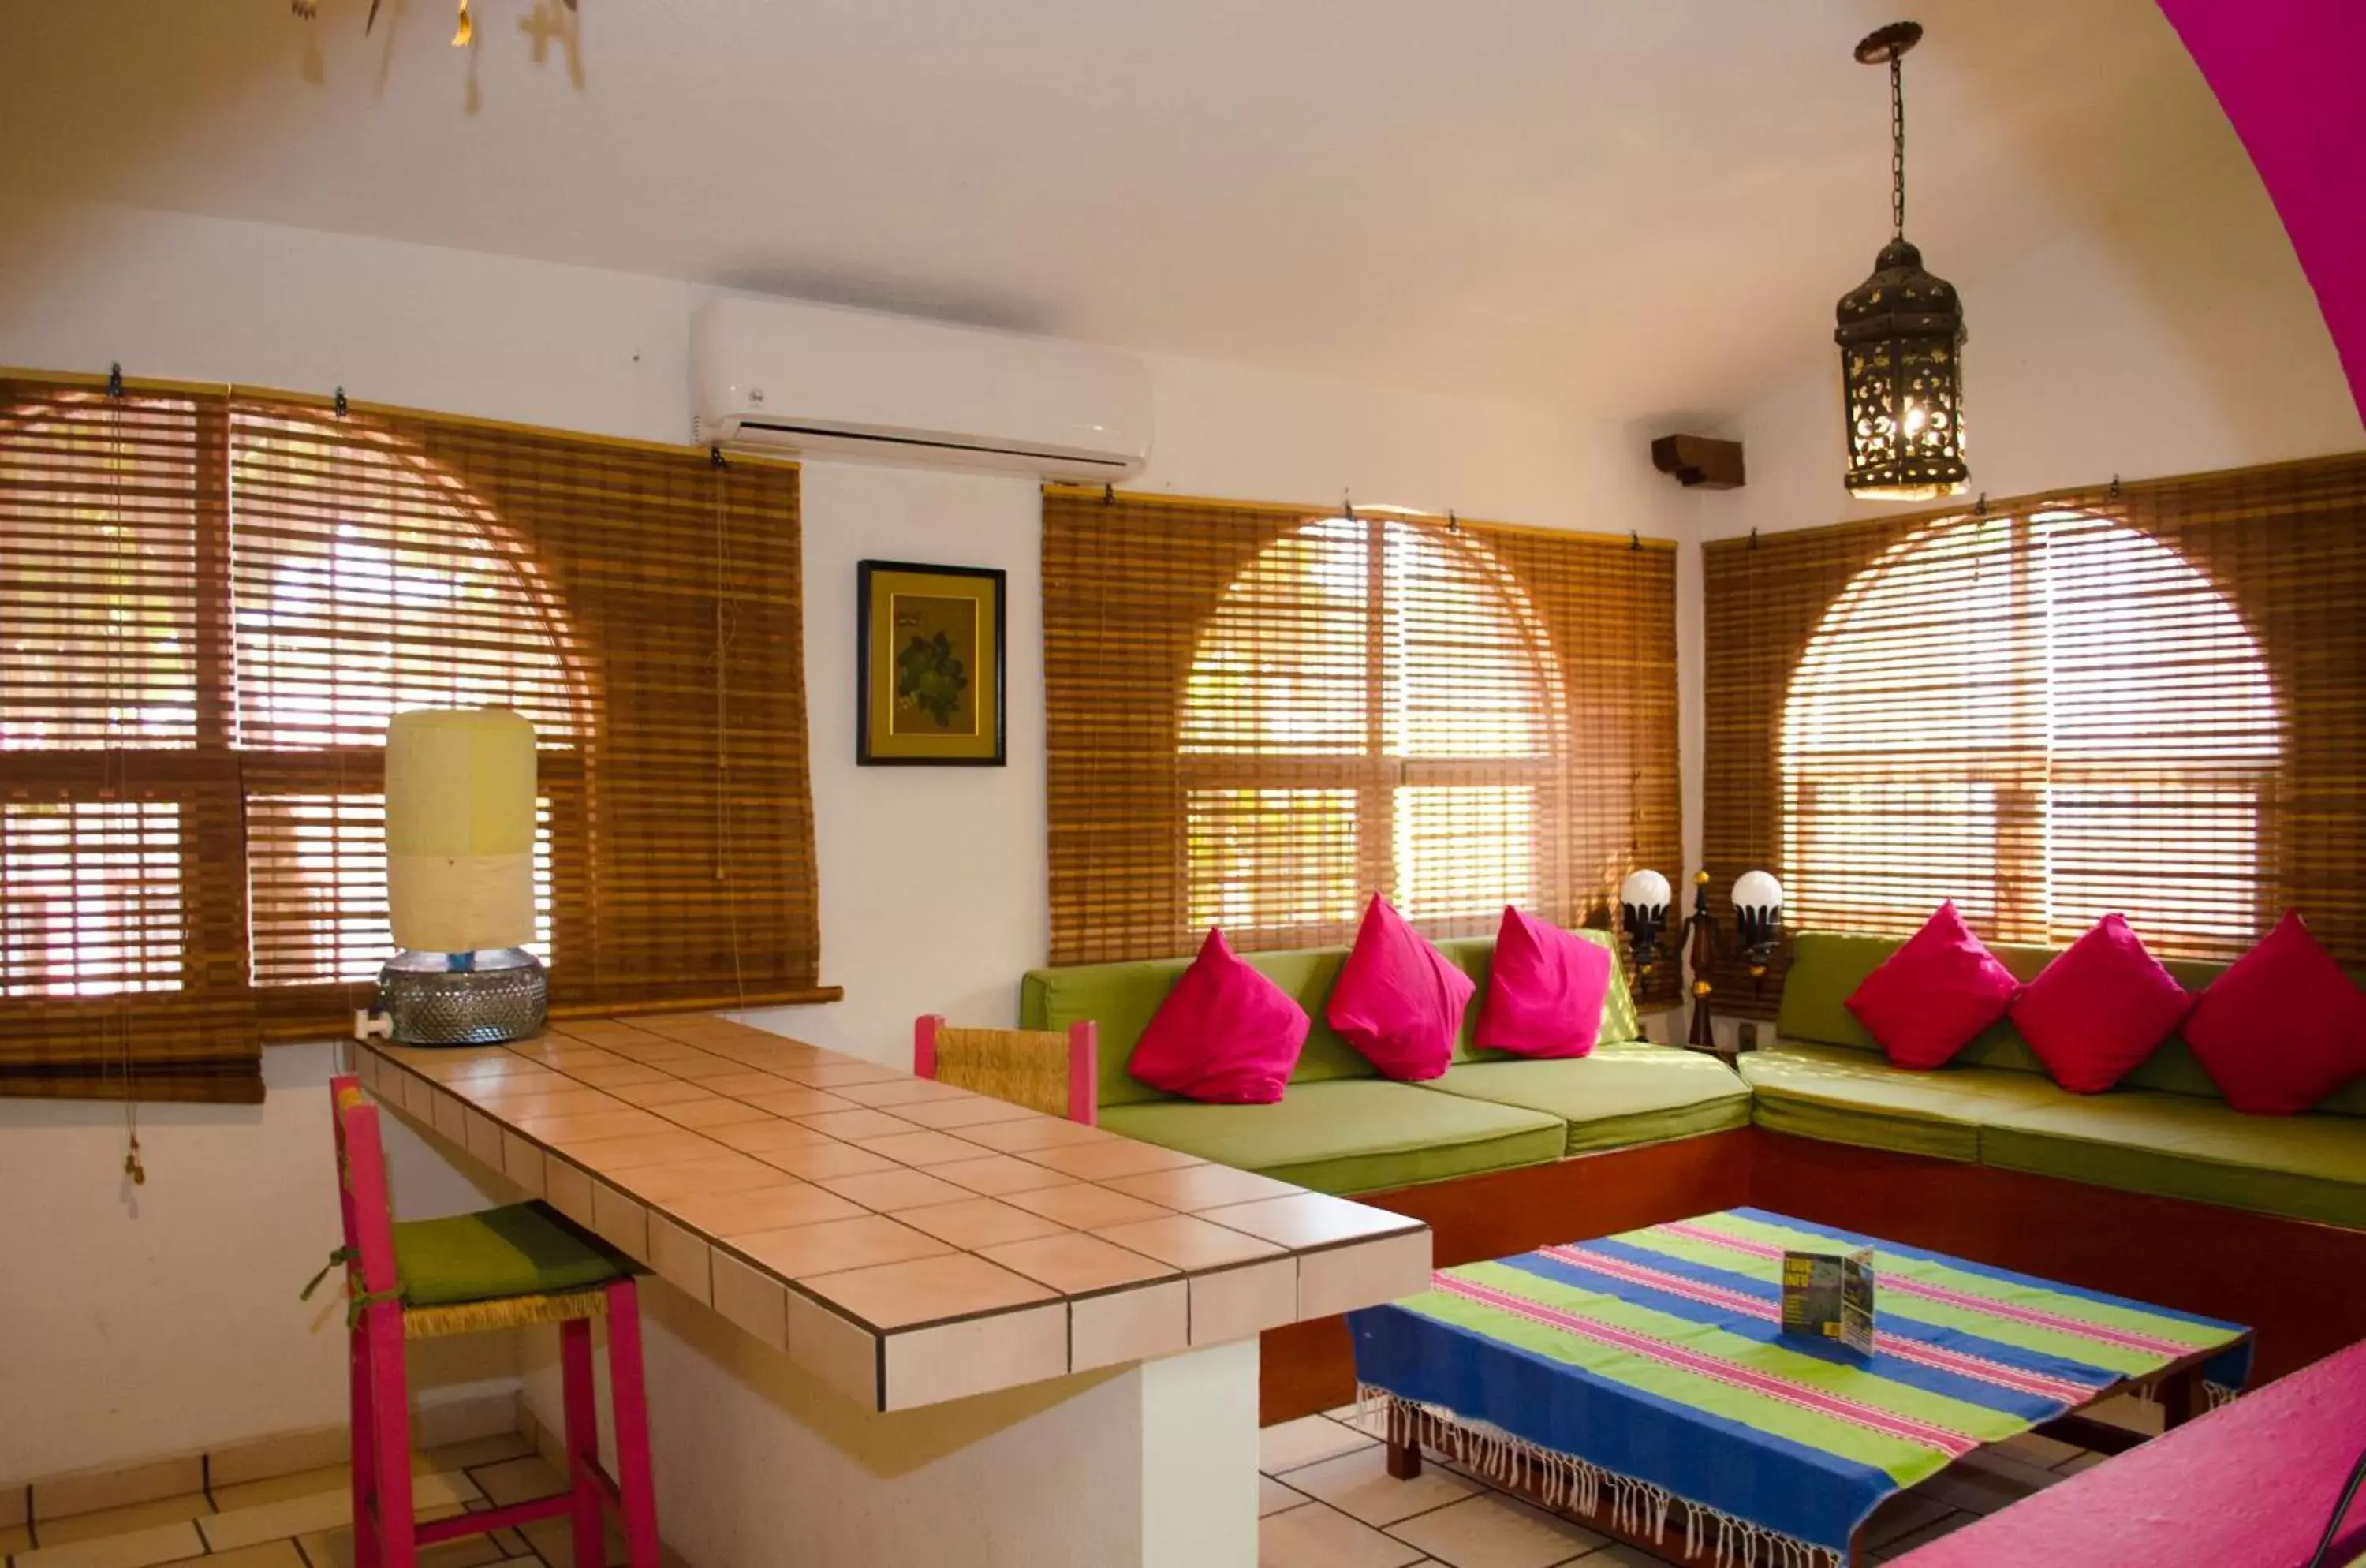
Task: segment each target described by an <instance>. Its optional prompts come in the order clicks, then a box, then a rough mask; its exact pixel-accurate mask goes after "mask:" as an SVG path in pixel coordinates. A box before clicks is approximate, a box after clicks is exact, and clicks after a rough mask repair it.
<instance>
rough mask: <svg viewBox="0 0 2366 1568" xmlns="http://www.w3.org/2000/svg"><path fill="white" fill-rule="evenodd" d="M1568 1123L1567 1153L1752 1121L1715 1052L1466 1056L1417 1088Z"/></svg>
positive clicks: (1637, 1049) (1605, 1049)
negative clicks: (1534, 1057) (1476, 1058)
mask: <svg viewBox="0 0 2366 1568" xmlns="http://www.w3.org/2000/svg"><path fill="white" fill-rule="evenodd" d="M1421 1087H1422V1088H1423V1089H1428V1090H1431V1091H1434V1092H1438V1093H1444V1094H1451V1095H1459V1096H1461V1097H1462V1098H1464V1099H1466V1100H1485V1101H1486V1102H1487V1103H1489V1104H1491V1105H1508V1106H1512V1107H1515V1108H1516V1109H1519V1110H1524V1111H1543V1112H1545V1113H1546V1114H1547V1115H1549V1116H1558V1117H1560V1119H1561V1120H1562V1121H1564V1122H1568V1123H1569V1143H1568V1145H1567V1146H1566V1150H1565V1152H1567V1153H1569V1154H1573V1155H1574V1154H1583V1153H1585V1152H1586V1151H1587V1150H1589V1149H1615V1148H1623V1147H1625V1146H1627V1145H1630V1144H1656V1143H1659V1142H1662V1140H1664V1139H1668V1138H1685V1137H1690V1136H1692V1135H1693V1134H1696V1133H1721V1132H1724V1131H1725V1130H1726V1129H1728V1128H1729V1127H1747V1126H1748V1125H1750V1088H1749V1086H1748V1085H1747V1084H1745V1083H1743V1082H1742V1081H1741V1079H1740V1078H1739V1077H1735V1076H1734V1074H1733V1072H1732V1070H1731V1069H1730V1068H1729V1067H1727V1066H1725V1064H1724V1063H1722V1062H1720V1061H1718V1059H1717V1058H1716V1057H1715V1056H1708V1055H1701V1054H1700V1053H1698V1052H1696V1051H1682V1050H1678V1049H1676V1048H1675V1047H1673V1046H1668V1045H1639V1044H1631V1043H1629V1044H1605V1045H1597V1046H1595V1047H1594V1050H1593V1052H1592V1053H1590V1054H1589V1055H1583V1056H1574V1057H1571V1058H1568V1059H1567V1060H1562V1061H1543V1062H1540V1061H1529V1060H1522V1059H1519V1058H1516V1057H1515V1058H1511V1059H1507V1060H1504V1061H1486V1062H1464V1063H1461V1064H1459V1065H1458V1066H1453V1067H1450V1068H1448V1070H1447V1073H1446V1076H1445V1077H1437V1078H1432V1079H1430V1080H1429V1081H1428V1082H1426V1083H1425V1084H1423V1085H1422V1086H1421Z"/></svg>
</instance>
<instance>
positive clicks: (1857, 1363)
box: [1348, 1209, 2250, 1562]
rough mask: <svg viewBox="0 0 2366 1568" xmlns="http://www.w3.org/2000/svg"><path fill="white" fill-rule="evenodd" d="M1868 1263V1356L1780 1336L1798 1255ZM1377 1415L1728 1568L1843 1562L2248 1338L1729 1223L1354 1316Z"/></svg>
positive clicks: (1493, 1277)
mask: <svg viewBox="0 0 2366 1568" xmlns="http://www.w3.org/2000/svg"><path fill="white" fill-rule="evenodd" d="M1853 1247H1873V1248H1874V1249H1875V1256H1874V1268H1875V1269H1876V1291H1877V1296H1876V1339H1875V1345H1874V1353H1873V1355H1872V1356H1871V1357H1870V1358H1869V1359H1868V1358H1865V1357H1861V1356H1858V1355H1855V1354H1853V1353H1852V1352H1850V1351H1848V1350H1846V1349H1844V1348H1842V1347H1840V1346H1839V1345H1837V1344H1834V1343H1831V1342H1827V1341H1820V1340H1813V1339H1807V1338H1803V1337H1798V1336H1793V1335H1786V1334H1784V1333H1783V1332H1782V1330H1781V1327H1780V1322H1781V1317H1782V1287H1781V1284H1780V1282H1779V1281H1780V1278H1781V1271H1782V1258H1783V1253H1784V1251H1785V1250H1786V1248H1804V1249H1809V1250H1816V1251H1835V1250H1846V1249H1850V1248H1853ZM1348 1324H1349V1326H1350V1328H1351V1329H1352V1331H1353V1333H1354V1336H1355V1345H1356V1373H1357V1377H1358V1382H1360V1383H1361V1384H1362V1385H1363V1387H1364V1389H1365V1392H1366V1395H1367V1397H1368V1398H1377V1399H1383V1400H1391V1399H1392V1400H1402V1401H1404V1402H1407V1403H1408V1404H1413V1405H1416V1406H1425V1407H1427V1408H1429V1409H1430V1410H1432V1411H1434V1412H1437V1413H1439V1414H1442V1415H1445V1416H1448V1418H1450V1419H1452V1420H1454V1421H1456V1422H1457V1423H1459V1424H1460V1425H1462V1426H1463V1427H1468V1428H1470V1429H1471V1430H1472V1432H1473V1433H1474V1434H1475V1435H1476V1443H1477V1451H1478V1452H1479V1454H1480V1455H1481V1456H1482V1459H1484V1460H1486V1461H1489V1462H1490V1463H1492V1464H1495V1465H1500V1466H1501V1467H1503V1469H1504V1472H1505V1474H1506V1475H1507V1476H1508V1475H1511V1474H1513V1473H1515V1472H1525V1473H1526V1475H1527V1477H1528V1478H1529V1479H1531V1480H1539V1481H1541V1482H1543V1483H1544V1484H1545V1486H1546V1488H1547V1490H1549V1491H1551V1490H1556V1489H1557V1490H1558V1492H1559V1494H1560V1495H1561V1496H1563V1497H1565V1498H1567V1499H1568V1500H1569V1501H1570V1502H1571V1503H1572V1504H1573V1505H1574V1506H1578V1507H1580V1508H1582V1509H1585V1510H1587V1511H1592V1510H1594V1509H1595V1508H1597V1507H1599V1506H1601V1504H1600V1499H1601V1497H1602V1496H1603V1495H1604V1494H1605V1493H1607V1495H1608V1496H1609V1499H1610V1506H1611V1510H1612V1512H1613V1514H1614V1516H1615V1517H1617V1518H1618V1520H1619V1521H1620V1523H1621V1524H1622V1526H1623V1527H1626V1528H1630V1529H1640V1530H1642V1531H1643V1532H1644V1533H1647V1534H1651V1535H1652V1536H1654V1537H1657V1535H1658V1534H1659V1532H1660V1531H1661V1530H1662V1529H1665V1528H1667V1526H1668V1524H1669V1523H1670V1522H1671V1521H1672V1520H1674V1521H1675V1522H1678V1523H1680V1524H1681V1525H1682V1526H1683V1528H1684V1530H1685V1533H1686V1539H1687V1541H1688V1543H1689V1544H1690V1545H1691V1546H1693V1547H1695V1548H1697V1547H1698V1546H1699V1545H1700V1544H1702V1543H1703V1542H1704V1541H1714V1542H1715V1543H1716V1544H1717V1546H1718V1551H1719V1561H1721V1562H1722V1561H1727V1560H1731V1561H1736V1562H1743V1561H1752V1560H1760V1559H1764V1558H1768V1557H1772V1558H1774V1559H1776V1560H1780V1559H1783V1558H1786V1557H1788V1558H1791V1559H1794V1560H1796V1561H1800V1562H1812V1561H1815V1560H1817V1559H1819V1558H1823V1559H1826V1560H1831V1559H1836V1558H1837V1557H1838V1556H1840V1555H1841V1554H1842V1553H1844V1552H1845V1551H1846V1550H1847V1548H1848V1543H1849V1537H1850V1534H1851V1532H1852V1531H1853V1529H1855V1527H1856V1526H1857V1524H1858V1523H1859V1522H1860V1521H1861V1520H1863V1519H1864V1518H1865V1517H1866V1516H1867V1515H1869V1514H1870V1513H1872V1512H1873V1510H1874V1508H1875V1507H1876V1506H1877V1505H1878V1504H1879V1503H1880V1502H1881V1501H1882V1499H1883V1498H1885V1497H1887V1496H1888V1495H1890V1494H1891V1493H1893V1492H1897V1491H1900V1490H1902V1489H1904V1488H1906V1487H1909V1486H1911V1485H1913V1484H1915V1483H1917V1482H1920V1481H1921V1480H1923V1479H1925V1478H1926V1477H1929V1476H1931V1475H1932V1474H1934V1473H1936V1472H1939V1471H1940V1470H1943V1469H1944V1468H1945V1467H1946V1466H1947V1465H1948V1464H1950V1463H1952V1462H1953V1461H1955V1460H1956V1459H1958V1458H1960V1457H1962V1456H1963V1455H1964V1454H1966V1453H1967V1452H1969V1451H1970V1450H1973V1449H1976V1448H1978V1447H1981V1446H1982V1445H1984V1444H1988V1443H1995V1442H2000V1441H2002V1440H2003V1439H2004V1438H2010V1437H2012V1436H2014V1435H2016V1434H2018V1433H2021V1432H2026V1431H2028V1430H2029V1429H2030V1428H2032V1427H2035V1426H2038V1425H2039V1424H2041V1423H2043V1422H2045V1421H2048V1420H2051V1419H2052V1418H2053V1417H2055V1416H2059V1415H2061V1414H2063V1413H2064V1412H2065V1411H2067V1410H2070V1409H2073V1408H2075V1407H2077V1406H2079V1405H2083V1404H2089V1403H2090V1402H2092V1401H2093V1400H2095V1399H2097V1398H2100V1397H2101V1396H2103V1395H2104V1394H2105V1393H2110V1392H2113V1390H2115V1389H2117V1388H2118V1387H2120V1386H2121V1385H2122V1384H2124V1383H2129V1382H2141V1381H2143V1380H2145V1379H2147V1378H2149V1377H2152V1376H2154V1375H2155V1374H2158V1372H2160V1371H2162V1370H2163V1369H2164V1368H2167V1367H2169V1366H2170V1365H2173V1364H2175V1363H2177V1362H2180V1361H2182V1360H2186V1359H2189V1358H2191V1357H2192V1356H2194V1355H2196V1354H2201V1353H2206V1352H2210V1351H2214V1350H2215V1351H2218V1352H2220V1353H2219V1354H2218V1355H2216V1356H2215V1357H2214V1358H2212V1359H2210V1360H2209V1361H2208V1363H2207V1364H2206V1365H2205V1367H2204V1371H2203V1375H2204V1378H2205V1379H2206V1380H2207V1381H2208V1382H2210V1383H2211V1384H2212V1385H2213V1386H2214V1387H2215V1388H2218V1389H2221V1390H2226V1391H2231V1390H2233V1389H2235V1388H2236V1387H2239V1386H2240V1385H2241V1383H2242V1381H2243V1379H2244V1377H2245V1376H2246V1375H2247V1374H2248V1371H2249V1363H2250V1345H2249V1339H2248V1330H2246V1329H2244V1328H2242V1327H2241V1326H2239V1325H2235V1324H2231V1323H2220V1322H2217V1321H2215V1320H2214V1319H2210V1318H2204V1317H2196V1316H2193V1315H2191V1314H2186V1313H2179V1312H2171V1311H2169V1310H2168V1309H2167V1308H2164V1307H2157V1306H2148V1305H2146V1304H2145V1303H2141V1302H2132V1301H2127V1300H2124V1299H2123V1298H2121V1297H2118V1296H2109V1295H2105V1294H2103V1293H2101V1292H2097V1291H2086V1290H2080V1289H2079V1288H2078V1287H2076V1286H2072V1285H2063V1284H2057V1283H2056V1282H2054V1281H2051V1280H2039V1279H2034V1278H2032V1277H2031V1276H2029V1275H2026V1274H2015V1273H2011V1272H2009V1271H2008V1270H2005V1269H1991V1268H1989V1267H1988V1266H1987V1265H1985V1264H1979V1263H1970V1262H1966V1261H1965V1260H1964V1259H1962V1258H1950V1257H1948V1256H1946V1255H1945V1254H1944V1253H1937V1252H1929V1251H1925V1250H1922V1249H1921V1248H1919V1247H1901V1246H1898V1245H1896V1244H1894V1243H1889V1242H1884V1241H1880V1240H1877V1239H1876V1238H1874V1237H1871V1236H1865V1235H1857V1234H1855V1233H1853V1232H1849V1231H1842V1230H1836V1229H1834V1228H1832V1227H1831V1226H1827V1225H1814V1224H1807V1223H1805V1222H1804V1221H1799V1220H1794V1219H1790V1218H1787V1217H1786V1216H1785V1215H1782V1214H1775V1213H1767V1212H1766V1211H1764V1210H1762V1209H1732V1210H1729V1211H1727V1212H1725V1213H1718V1214H1705V1215H1702V1216H1700V1217H1699V1218H1697V1219H1691V1220H1679V1221H1674V1222H1672V1223H1670V1224H1662V1225H1653V1226H1651V1228H1649V1229H1647V1230H1639V1231H1628V1232H1626V1233H1624V1234H1622V1235H1612V1236H1605V1237H1602V1238H1601V1239H1599V1240H1595V1241H1585V1242H1577V1243H1572V1244H1571V1245H1569V1246H1566V1247H1543V1248H1540V1249H1538V1251H1535V1252H1528V1253H1522V1254H1521V1255H1520V1256H1518V1257H1516V1258H1502V1259H1499V1260H1497V1261H1495V1262H1492V1263H1474V1264H1469V1265H1466V1266H1465V1267H1462V1268H1459V1269H1441V1270H1440V1271H1439V1272H1438V1273H1437V1275H1436V1276H1435V1277H1434V1281H1433V1288H1432V1289H1431V1290H1429V1291H1428V1292H1425V1293H1424V1294H1422V1295H1418V1296H1414V1297H1410V1298H1408V1299H1406V1300H1404V1301H1402V1302H1398V1303H1393V1304H1391V1305H1389V1306H1384V1307H1373V1308H1369V1309H1367V1310H1365V1311H1362V1312H1357V1313H1350V1314H1348Z"/></svg>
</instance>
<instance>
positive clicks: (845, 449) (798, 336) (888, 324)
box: [690, 299, 1150, 484]
mask: <svg viewBox="0 0 2366 1568" xmlns="http://www.w3.org/2000/svg"><path fill="white" fill-rule="evenodd" d="M690 367H691V386H692V395H693V399H694V407H695V410H696V416H697V424H696V427H695V431H696V438H697V439H698V440H699V441H701V442H703V443H705V444H707V445H710V446H723V447H727V448H738V449H741V450H751V451H770V452H779V453H810V454H812V455H814V456H816V457H822V456H828V457H861V458H867V459H870V460H872V461H876V462H884V463H896V464H902V465H906V466H909V467H920V468H968V469H975V470H983V471H986V472H990V473H1006V474H1031V475H1034V476H1037V477H1039V478H1042V479H1076V480H1083V481H1086V482H1088V483H1096V484H1106V483H1112V482H1114V481H1116V480H1119V479H1131V478H1132V476H1133V475H1135V474H1137V473H1139V472H1141V471H1142V466H1143V464H1144V462H1145V461H1146V460H1147V459H1148V458H1149V456H1150V378H1149V375H1148V373H1147V372H1146V371H1145V370H1144V367H1143V365H1142V362H1141V361H1140V360H1139V359H1136V358H1135V357H1133V356H1132V355H1129V354H1121V353H1119V352H1118V351H1116V350H1114V349H1107V348H1098V347H1095V346H1093V345H1092V344H1080V343H1066V342H1063V341H1060V340H1058V339H1055V338H1041V337H1026V336H1022V335H1020V334H1019V333H998V332H986V331H984V330H982V329H979V328H976V327H955V326H946V325H944V324H942V323H941V322H936V321H914V320H912V319H910V318H907V317H903V316H888V315H881V314H879V313H877V312H875V311H870V310H841V309H839V308H837V307H834V306H828V305H805V304H794V303H789V302H786V301H781V300H764V299H710V300H708V301H706V302H705V303H704V304H703V305H701V306H700V307H699V309H698V311H697V314H696V315H695V316H694V317H693V319H692V321H691V333H690Z"/></svg>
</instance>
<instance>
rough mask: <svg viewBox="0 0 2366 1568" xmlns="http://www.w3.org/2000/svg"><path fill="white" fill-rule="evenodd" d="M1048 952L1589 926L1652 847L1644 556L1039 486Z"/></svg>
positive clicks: (1669, 730) (1664, 663) (1654, 711)
mask: <svg viewBox="0 0 2366 1568" xmlns="http://www.w3.org/2000/svg"><path fill="white" fill-rule="evenodd" d="M1043 549H1044V626H1045V664H1046V669H1045V676H1046V682H1047V711H1046V718H1047V722H1048V724H1049V728H1050V772H1051V781H1050V782H1051V795H1050V808H1049V819H1050V832H1051V850H1052V919H1053V963H1055V964H1071V963H1086V962H1093V961H1098V960H1102V959H1114V958H1136V957H1146V956H1153V955H1159V954H1170V953H1183V952H1188V951H1189V949H1190V948H1191V947H1193V946H1194V945H1196V942H1197V940H1198V935H1199V933H1200V932H1201V931H1204V930H1205V929H1206V928H1207V927H1208V926H1210V925H1221V926H1222V927H1223V928H1224V930H1225V932H1226V935H1227V937H1228V939H1229V940H1230V941H1231V942H1233V944H1234V947H1235V948H1237V949H1240V950H1244V951H1254V950H1256V949H1259V948H1283V947H1305V946H1319V945H1325V944H1334V943H1344V942H1348V941H1351V940H1352V939H1353V937H1354V934H1355V929H1356V922H1357V919H1358V917H1359V915H1360V914H1361V912H1362V909H1363V906H1364V902H1365V900H1366V899H1367V898H1368V897H1369V896H1370V895H1371V894H1372V893H1373V892H1375V891H1378V892H1380V893H1383V894H1385V895H1386V896H1387V897H1389V898H1390V899H1391V902H1393V903H1395V904H1396V905H1397V906H1398V907H1399V908H1401V909H1403V911H1404V913H1405V914H1406V916H1407V917H1408V918H1409V919H1412V920H1413V921H1414V923H1415V924H1417V925H1418V926H1420V927H1421V929H1422V930H1423V931H1425V932H1427V933H1429V934H1431V935H1433V936H1450V935H1479V934H1492V933H1493V931H1494V930H1495V927H1496V924H1497V922H1498V921H1499V920H1500V919H1501V918H1502V915H1503V910H1504V905H1505V904H1507V903H1511V904H1516V905H1518V906H1520V907H1521V908H1526V909H1529V910H1531V911H1534V912H1538V913H1540V914H1542V915H1544V916H1545V917H1546V918H1548V919H1554V920H1558V921H1560V922H1561V923H1563V924H1568V925H1583V924H1587V923H1594V924H1603V923H1606V921H1607V919H1608V918H1609V914H1610V908H1611V904H1612V902H1613V899H1614V896H1615V891H1616V888H1617V884H1618V881H1619V879H1620V878H1621V877H1623V876H1624V875H1625V874H1626V873H1627V872H1628V870H1629V869H1631V868H1632V867H1633V866H1634V865H1636V864H1639V863H1651V864H1673V863H1674V862H1675V860H1676V858H1677V845H1676V840H1677V804H1676V758H1675V743H1676V734H1675V703H1676V697H1675V649H1674V643H1675V633H1674V614H1675V606H1674V556H1673V550H1672V549H1671V548H1670V547H1667V546H1666V545H1664V544H1658V543H1651V542H1643V543H1641V544H1639V545H1638V544H1636V543H1634V542H1631V541H1629V540H1626V539H1620V540H1616V541H1611V540H1606V539H1603V538H1601V537H1599V536H1579V535H1570V534H1554V533H1551V532H1549V531H1546V530H1538V529H1515V528H1506V527H1500V526H1493V525H1474V524H1460V525H1455V526H1452V527H1448V526H1446V525H1440V524H1437V523H1435V522H1432V521H1429V520H1426V519H1421V520H1415V519H1412V518H1406V517H1403V516H1395V515H1391V514H1388V513H1369V514H1359V515H1357V516H1347V515H1344V514H1341V515H1324V514H1322V513H1307V512H1302V511H1296V510H1291V509H1286V508H1275V507H1265V506H1249V505H1229V504H1223V503H1218V502H1175V501H1171V500H1166V499H1163V498H1148V497H1132V496H1123V495H1119V496H1114V497H1110V498H1108V499H1104V498H1103V496H1102V495H1101V493H1100V492H1098V491H1091V492H1082V491H1077V492H1070V491H1064V490H1060V489H1056V488H1055V489H1053V490H1050V491H1047V492H1046V495H1045V500H1044V544H1043Z"/></svg>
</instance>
